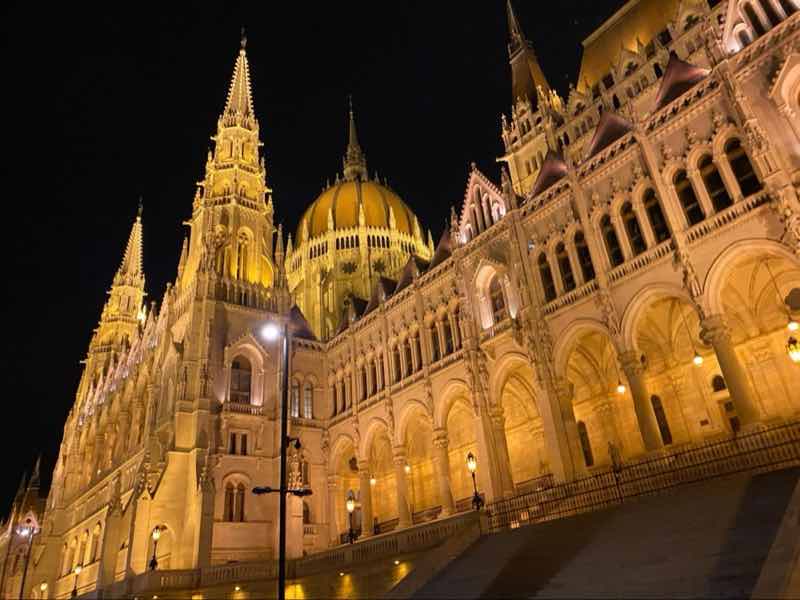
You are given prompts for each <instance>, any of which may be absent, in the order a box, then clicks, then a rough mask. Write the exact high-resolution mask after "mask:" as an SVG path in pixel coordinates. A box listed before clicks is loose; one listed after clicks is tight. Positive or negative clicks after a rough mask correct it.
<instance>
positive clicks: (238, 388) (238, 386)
mask: <svg viewBox="0 0 800 600" xmlns="http://www.w3.org/2000/svg"><path fill="white" fill-rule="evenodd" d="M251 379H252V368H251V367H250V361H249V360H247V359H246V358H244V357H243V356H240V357H238V358H236V359H235V360H234V361H233V363H231V398H230V400H231V402H238V403H240V404H250V384H251Z"/></svg>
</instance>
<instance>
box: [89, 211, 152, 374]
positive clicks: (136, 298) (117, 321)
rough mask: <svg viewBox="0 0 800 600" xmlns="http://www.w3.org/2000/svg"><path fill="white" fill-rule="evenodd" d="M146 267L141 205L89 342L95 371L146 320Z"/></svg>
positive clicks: (101, 366) (120, 348)
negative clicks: (143, 250) (143, 261)
mask: <svg viewBox="0 0 800 600" xmlns="http://www.w3.org/2000/svg"><path fill="white" fill-rule="evenodd" d="M144 296H145V291H144V268H143V267H142V207H141V204H140V205H139V212H138V213H137V215H136V219H135V220H134V222H133V226H132V227H131V233H130V235H129V236H128V244H127V245H126V246H125V253H124V254H123V256H122V263H121V264H120V266H119V269H117V273H116V274H115V275H114V279H113V281H112V282H111V289H110V290H109V291H108V300H106V303H105V306H103V312H102V313H101V315H100V323H99V324H98V326H97V328H96V329H95V330H94V335H93V336H92V340H91V342H90V343H89V356H88V363H87V366H89V367H90V369H88V370H91V371H94V372H95V373H96V372H97V371H98V369H100V370H102V369H104V368H106V367H107V366H108V363H109V361H110V360H111V358H112V357H113V356H114V355H117V354H119V353H120V352H122V351H123V350H124V349H125V348H126V347H127V346H129V345H130V343H131V341H132V340H133V338H134V336H135V334H136V331H137V329H138V327H139V325H140V323H141V322H142V321H143V320H144V316H145V309H144V306H143V304H142V303H143V301H144Z"/></svg>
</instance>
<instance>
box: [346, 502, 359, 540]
mask: <svg viewBox="0 0 800 600" xmlns="http://www.w3.org/2000/svg"><path fill="white" fill-rule="evenodd" d="M344 505H345V506H346V507H347V520H348V523H349V525H350V530H349V531H348V532H347V541H348V542H349V543H351V544H352V543H353V542H355V541H356V532H355V530H354V529H353V512H354V511H355V509H356V499H355V498H354V497H353V492H350V495H348V496H347V501H346V502H345V503H344Z"/></svg>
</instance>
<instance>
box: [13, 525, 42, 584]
mask: <svg viewBox="0 0 800 600" xmlns="http://www.w3.org/2000/svg"><path fill="white" fill-rule="evenodd" d="M37 533H39V529H38V528H37V527H36V525H34V524H33V523H32V522H31V520H30V519H28V520H27V521H25V525H20V526H19V527H17V534H19V536H20V537H22V538H23V539H26V540H28V551H27V552H26V554H25V568H24V569H23V570H22V581H21V582H20V584H19V597H20V598H24V597H25V578H26V577H27V576H28V563H30V561H31V549H32V548H33V536H35V535H36V534H37Z"/></svg>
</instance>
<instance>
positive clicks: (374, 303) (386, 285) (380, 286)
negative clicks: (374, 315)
mask: <svg viewBox="0 0 800 600" xmlns="http://www.w3.org/2000/svg"><path fill="white" fill-rule="evenodd" d="M396 287H397V282H396V281H394V280H392V279H389V278H388V277H378V281H376V282H375V285H374V286H372V294H370V298H369V303H368V304H367V307H366V308H365V309H364V314H365V315H366V314H369V313H371V312H372V311H373V310H375V309H376V308H378V305H379V304H380V303H381V302H383V301H385V300H386V299H387V298H389V297H390V296H391V295H392V293H394V290H395V288H396Z"/></svg>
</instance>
